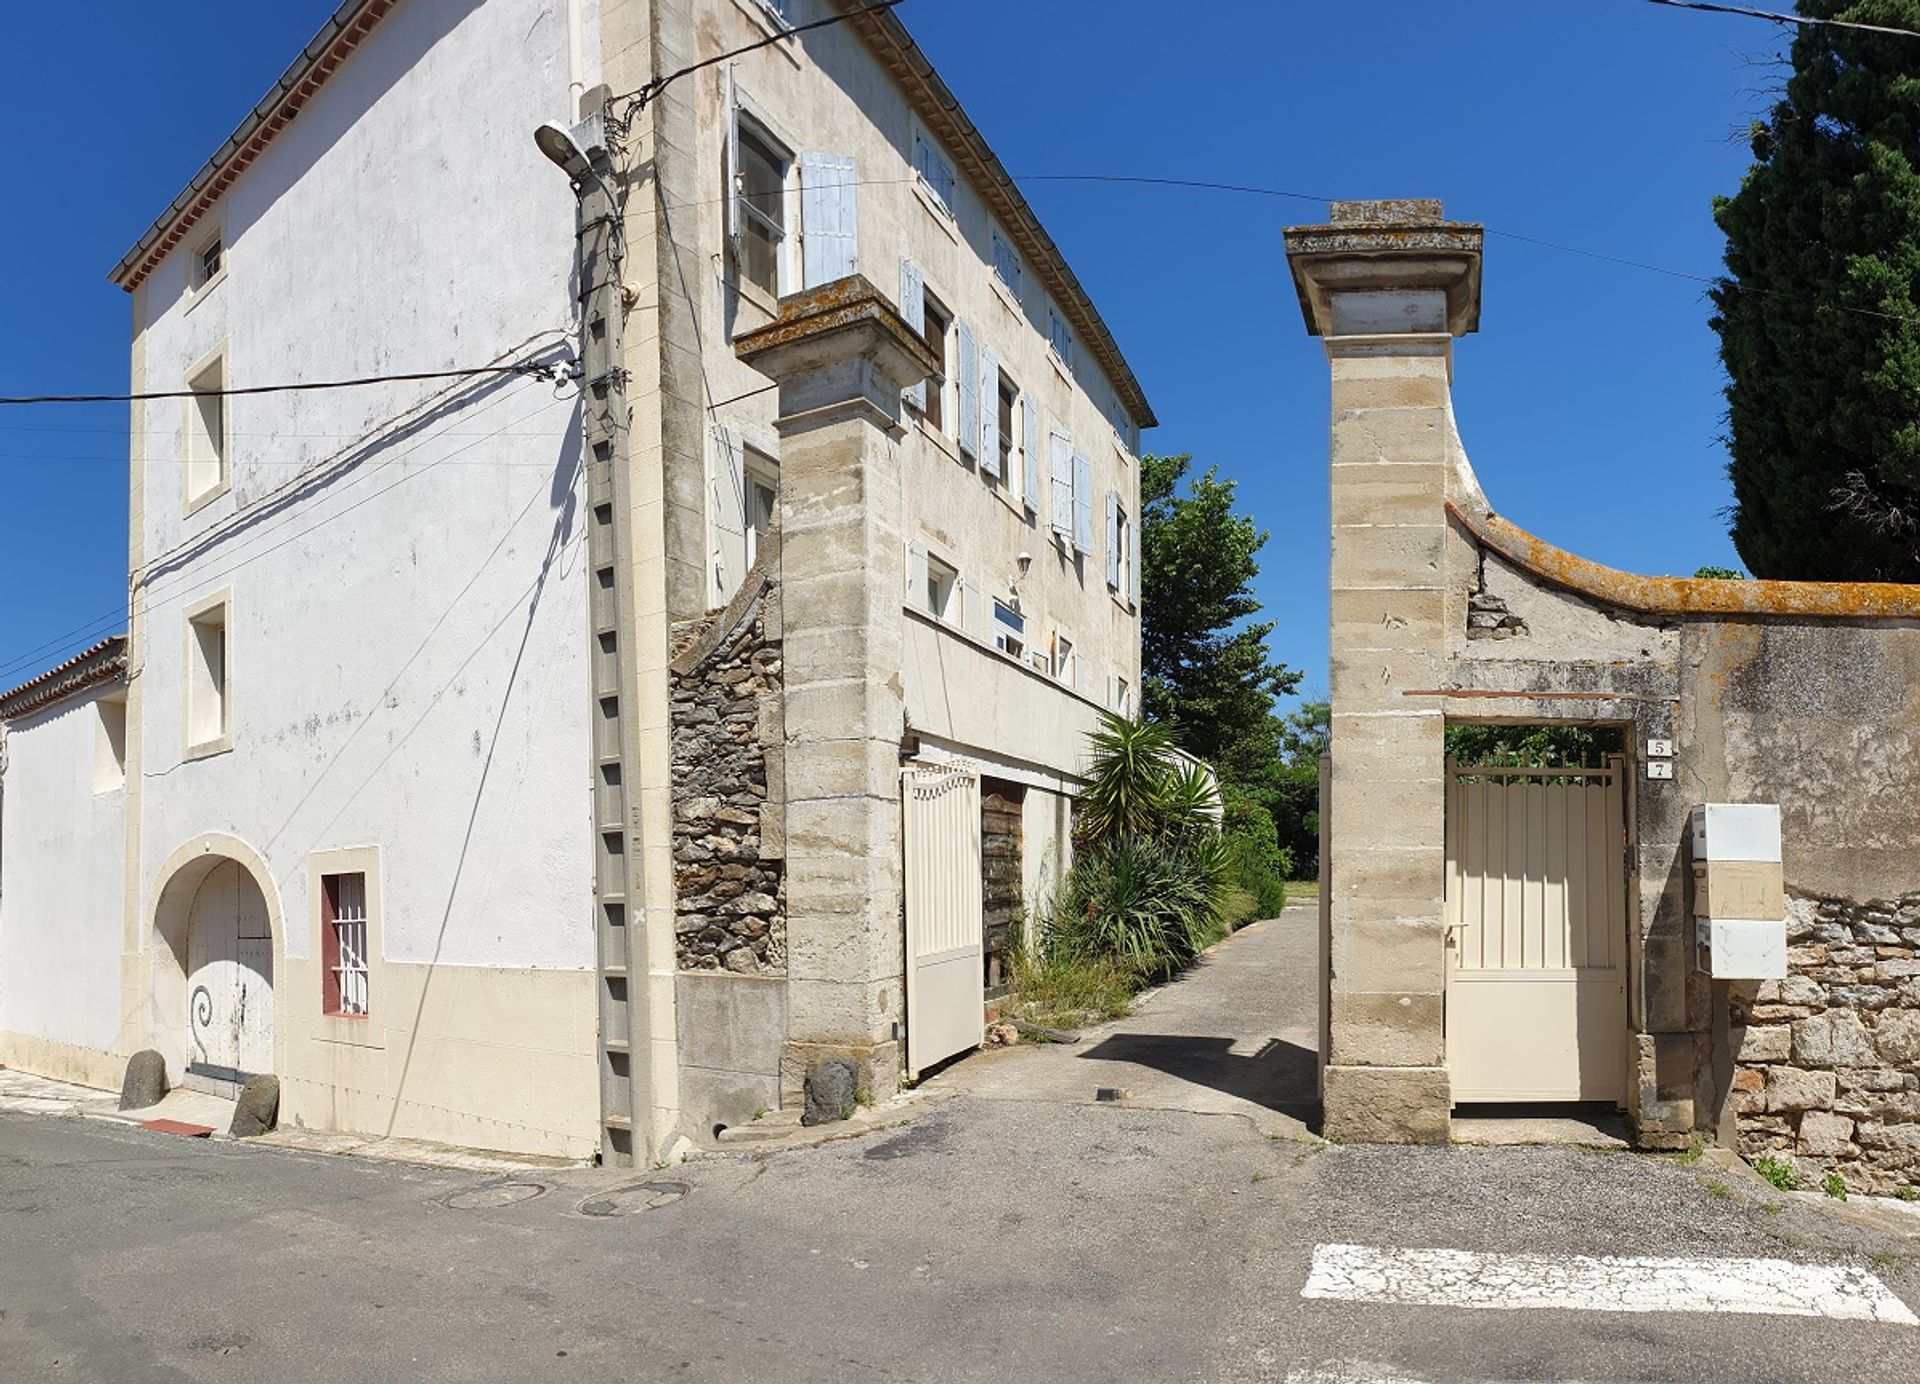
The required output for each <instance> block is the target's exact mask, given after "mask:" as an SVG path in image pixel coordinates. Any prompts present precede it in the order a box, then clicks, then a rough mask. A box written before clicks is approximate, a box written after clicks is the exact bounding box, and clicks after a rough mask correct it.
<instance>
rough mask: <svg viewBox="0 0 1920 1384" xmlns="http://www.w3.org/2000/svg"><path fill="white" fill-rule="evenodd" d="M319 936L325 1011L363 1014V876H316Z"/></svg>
mask: <svg viewBox="0 0 1920 1384" xmlns="http://www.w3.org/2000/svg"><path fill="white" fill-rule="evenodd" d="M320 888H321V896H322V898H321V908H322V918H321V922H322V924H323V927H322V936H321V945H322V948H323V950H324V951H325V953H326V955H325V967H324V974H323V977H322V983H323V984H324V986H325V987H326V991H325V994H324V996H323V997H322V998H323V1007H324V1009H325V1010H326V1012H327V1013H328V1014H333V1015H339V1016H342V1017H346V1018H365V1017H366V1014H367V1000H368V995H367V982H368V969H367V877H366V876H365V875H364V874H361V873H359V872H357V871H356V872H355V873H353V874H343V875H322V876H321V877H320Z"/></svg>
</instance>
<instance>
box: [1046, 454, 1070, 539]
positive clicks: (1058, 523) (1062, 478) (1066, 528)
mask: <svg viewBox="0 0 1920 1384" xmlns="http://www.w3.org/2000/svg"><path fill="white" fill-rule="evenodd" d="M1047 440H1048V445H1049V448H1050V451H1051V454H1052V463H1053V531H1054V532H1055V533H1057V534H1059V535H1060V537H1061V538H1062V539H1066V538H1070V537H1071V536H1072V534H1073V439H1072V438H1070V437H1068V436H1067V435H1066V434H1065V433H1062V432H1057V433H1054V434H1052V435H1051V436H1050V437H1049V438H1048V439H1047Z"/></svg>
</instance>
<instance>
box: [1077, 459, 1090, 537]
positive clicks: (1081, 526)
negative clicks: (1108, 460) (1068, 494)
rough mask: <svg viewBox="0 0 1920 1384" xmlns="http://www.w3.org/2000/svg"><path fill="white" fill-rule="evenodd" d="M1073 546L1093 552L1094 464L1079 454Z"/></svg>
mask: <svg viewBox="0 0 1920 1384" xmlns="http://www.w3.org/2000/svg"><path fill="white" fill-rule="evenodd" d="M1073 546H1074V549H1075V551H1077V552H1082V553H1091V552H1092V551H1093V463H1092V462H1090V461H1088V460H1087V459H1086V457H1084V456H1082V455H1080V454H1079V453H1078V452H1076V453H1074V457H1073Z"/></svg>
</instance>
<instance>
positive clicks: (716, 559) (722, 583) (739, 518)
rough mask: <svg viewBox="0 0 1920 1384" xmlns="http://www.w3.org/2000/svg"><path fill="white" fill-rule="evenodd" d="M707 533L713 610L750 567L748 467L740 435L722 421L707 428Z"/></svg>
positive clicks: (736, 587)
mask: <svg viewBox="0 0 1920 1384" xmlns="http://www.w3.org/2000/svg"><path fill="white" fill-rule="evenodd" d="M707 457H708V473H709V479H708V484H707V535H708V544H707V546H708V551H709V553H710V558H709V565H710V567H711V568H712V578H713V583H712V586H711V588H710V589H709V590H708V592H707V605H708V608H709V609H712V608H716V607H719V606H722V605H725V604H726V603H727V601H728V599H729V598H731V597H732V595H733V593H734V592H735V591H736V590H737V589H738V588H739V586H740V582H741V580H742V578H744V577H745V576H746V568H747V522H746V519H747V516H746V499H745V495H746V469H745V465H744V462H745V458H744V457H743V456H742V454H741V448H740V439H739V437H738V435H736V434H734V433H731V432H729V431H728V430H727V429H726V428H723V427H720V426H719V425H718V424H711V425H709V426H708V428H707Z"/></svg>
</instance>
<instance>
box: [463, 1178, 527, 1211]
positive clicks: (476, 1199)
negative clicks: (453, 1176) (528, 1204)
mask: <svg viewBox="0 0 1920 1384" xmlns="http://www.w3.org/2000/svg"><path fill="white" fill-rule="evenodd" d="M546 1190H547V1189H546V1188H545V1187H544V1186H543V1185H541V1184H540V1183H538V1182H494V1183H489V1184H488V1185H487V1186H485V1187H470V1188H468V1189H467V1190H466V1191H464V1192H454V1193H452V1194H451V1195H449V1196H446V1197H443V1198H441V1203H442V1204H443V1205H445V1206H448V1207H451V1208H452V1209H453V1210H455V1211H480V1210H483V1209H485V1208H486V1207H489V1206H512V1205H513V1204H514V1203H515V1202H516V1201H532V1200H533V1199H534V1198H535V1197H537V1196H539V1195H540V1194H541V1193H542V1192H544V1191H546Z"/></svg>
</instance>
